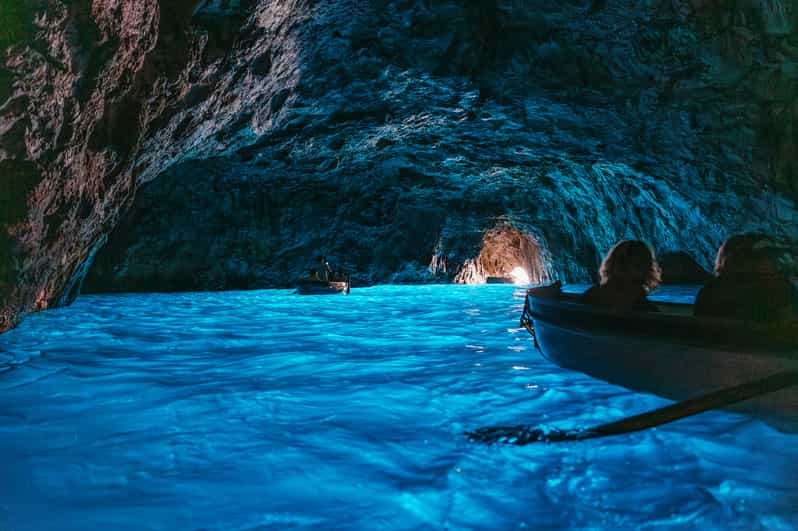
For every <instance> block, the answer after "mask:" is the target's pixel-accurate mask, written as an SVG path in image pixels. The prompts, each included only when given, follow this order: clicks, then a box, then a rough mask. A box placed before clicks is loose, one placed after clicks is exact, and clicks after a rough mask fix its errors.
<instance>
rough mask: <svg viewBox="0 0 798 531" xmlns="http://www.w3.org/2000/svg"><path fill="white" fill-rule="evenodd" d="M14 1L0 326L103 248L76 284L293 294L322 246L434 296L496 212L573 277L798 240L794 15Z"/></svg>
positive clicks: (594, 7) (52, 299) (39, 304)
mask: <svg viewBox="0 0 798 531" xmlns="http://www.w3.org/2000/svg"><path fill="white" fill-rule="evenodd" d="M477 4H479V5H477ZM20 5H22V4H20ZM24 5H25V6H28V7H29V12H26V14H25V15H24V16H23V18H24V17H25V16H32V14H34V13H35V14H36V17H35V20H34V22H32V23H31V27H34V28H36V31H35V32H33V33H32V34H31V35H27V34H26V36H25V37H24V38H22V37H18V38H16V40H17V42H16V43H15V44H16V45H15V46H11V47H6V48H4V50H3V52H2V53H3V57H2V61H1V62H2V69H3V70H2V72H7V73H8V74H3V75H4V76H5V78H8V79H6V81H7V82H6V83H5V85H4V86H6V87H7V90H6V92H5V93H2V91H0V94H1V95H3V96H4V98H3V99H4V101H3V102H0V109H2V110H0V164H5V166H3V168H16V169H14V170H13V171H11V170H8V171H6V170H3V172H1V173H0V180H3V182H4V183H5V182H9V179H15V177H14V176H15V175H17V174H18V172H19V171H20V170H19V168H28V169H29V171H28V170H26V172H28V173H27V175H29V176H30V178H31V181H30V183H28V184H26V183H27V181H24V180H23V181H22V184H19V183H17V184H15V185H14V186H15V188H13V189H14V190H17V191H16V192H13V193H12V192H11V191H10V190H12V187H10V186H8V187H5V188H4V190H8V191H6V192H4V193H3V199H4V200H5V201H6V202H7V203H8V202H9V198H12V199H13V200H12V201H11V202H13V203H14V205H20V204H23V205H24V207H23V208H19V207H16V206H15V207H14V208H16V209H17V210H19V211H18V212H17V211H15V214H14V216H13V219H12V218H11V217H8V216H7V217H5V218H3V219H2V220H0V222H2V223H1V224H2V233H3V237H2V238H0V253H3V256H2V258H3V269H2V276H3V278H4V279H5V280H4V281H3V282H4V283H3V284H0V290H2V301H3V304H2V309H1V310H0V315H1V316H2V323H0V329H6V328H8V327H10V326H12V325H13V324H14V323H16V322H17V320H18V318H19V316H20V315H22V314H24V312H26V311H30V310H32V309H43V308H47V307H52V306H56V305H58V304H59V303H60V302H62V301H67V300H69V298H70V297H69V296H67V297H66V298H65V297H64V295H65V293H66V292H68V288H69V286H70V285H76V284H75V283H76V282H77V283H78V284H77V285H79V282H80V279H79V278H76V276H77V277H81V276H82V274H83V272H84V271H85V270H86V268H85V267H83V265H84V264H87V263H89V262H90V258H91V255H92V249H94V248H95V247H97V246H98V245H100V244H99V242H102V241H103V240H104V238H108V243H107V245H105V246H104V247H103V248H102V249H101V250H100V251H99V252H98V253H97V256H96V264H97V265H95V267H94V268H93V269H92V271H94V272H92V273H89V278H88V280H87V282H86V284H85V285H86V287H90V286H94V289H105V288H103V286H111V285H113V286H115V287H118V289H141V290H147V289H161V288H162V287H164V286H170V285H171V286H175V287H180V286H185V287H186V289H188V288H190V289H225V288H228V287H265V286H272V285H285V284H286V283H287V282H290V279H292V278H294V277H295V276H296V275H298V274H301V273H303V271H304V265H303V260H304V259H305V257H306V256H309V255H311V254H313V253H314V252H315V250H317V249H321V250H323V251H324V252H327V253H328V254H330V255H334V256H335V257H336V258H337V259H338V260H339V261H340V262H342V263H345V264H347V265H349V266H350V267H351V268H352V269H353V270H355V271H357V272H358V275H360V279H359V280H361V281H362V282H364V283H374V282H382V281H432V280H448V279H451V277H452V276H453V275H454V274H455V271H456V267H457V265H459V264H462V263H464V262H465V261H466V260H468V259H471V258H475V257H477V256H478V254H479V242H480V241H481V239H482V237H483V234H484V232H485V231H486V230H490V229H491V228H492V227H493V226H495V223H496V220H498V219H503V218H504V217H510V218H512V220H513V223H517V224H518V225H517V226H518V227H524V226H527V227H530V228H532V227H533V228H534V229H535V230H537V231H539V235H538V236H539V237H540V241H543V242H545V243H546V248H547V249H548V252H550V254H551V268H552V271H551V275H552V277H553V278H554V277H557V278H564V279H570V280H587V279H589V278H590V277H591V275H592V272H593V269H594V268H595V266H596V260H597V258H598V257H600V256H601V254H602V253H603V252H605V251H606V250H607V249H608V248H609V247H610V246H611V244H612V243H614V242H615V241H616V240H617V239H620V238H624V237H638V238H644V239H647V240H649V241H651V242H652V243H653V244H654V245H655V247H657V249H662V250H677V249H680V250H684V251H687V252H689V253H690V254H691V255H692V256H694V257H696V259H697V260H698V261H699V263H701V264H702V265H704V266H706V265H708V263H709V261H710V259H711V255H712V254H713V253H714V250H715V249H716V247H717V245H718V244H719V243H720V241H721V240H722V239H723V238H724V237H725V236H726V235H728V234H729V233H730V232H735V231H739V230H750V229H759V230H766V231H768V232H772V233H775V234H777V235H779V236H782V237H784V238H787V239H790V238H791V239H793V240H794V239H795V238H796V234H798V229H797V228H796V224H798V217H796V209H795V199H796V197H798V194H797V193H796V181H797V179H796V161H797V160H798V155H796V153H798V151H796V150H795V147H796V137H795V131H796V119H798V110H797V109H798V108H797V107H796V98H795V95H796V94H798V86H797V85H798V77H796V76H795V72H796V71H798V55H796V50H798V37H797V36H796V20H797V18H796V17H798V6H796V5H794V4H793V3H790V2H786V1H783V0H768V2H758V1H754V0H751V1H750V2H749V1H744V2H734V3H726V2H715V1H710V0H690V1H688V0H684V1H682V0H662V1H659V0H655V1H651V2H632V1H631V0H609V1H607V2H594V3H590V5H588V3H586V2H561V3H551V2H547V1H543V0H518V1H515V2H512V3H506V2H495V3H494V2H490V3H474V2H466V1H455V0H427V1H421V0H402V1H398V0H397V1H389V0H375V1H367V2H364V1H355V0H322V1H318V2H305V1H301V0H291V1H287V2H267V1H257V0H248V1H241V2H222V1H215V0H213V1H211V0H208V1H202V2H200V1H182V0H181V1H178V2H172V1H168V2H167V1H166V0H136V1H135V2H120V1H119V0H92V1H91V2H89V1H88V0H87V1H86V2H83V3H81V2H76V3H75V2H64V1H62V0H40V1H39V0H37V1H35V2H34V1H32V0H31V1H29V2H24ZM23 26H24V24H23ZM25 27H27V26H25ZM0 39H2V36H0ZM0 42H2V41H1V40H0ZM23 133H24V134H23ZM198 205H205V207H204V208H198ZM159 213H160V215H161V217H164V216H165V217H166V219H169V220H170V224H169V225H166V224H165V223H163V222H162V221H161V220H160V218H159V216H158V215H157V214H159ZM115 227H116V229H115ZM197 227H202V228H203V232H200V231H199V230H197ZM123 228H124V230H123ZM203 234H205V235H207V237H205V238H204V237H203ZM432 256H438V257H439V258H438V259H437V260H439V262H442V261H445V262H446V263H447V264H448V266H447V268H446V271H445V272H443V271H442V270H441V269H440V268H438V267H435V268H433V272H430V268H429V265H430V260H431V257H432ZM103 279H104V280H103ZM181 279H182V280H181ZM181 282H182V284H181Z"/></svg>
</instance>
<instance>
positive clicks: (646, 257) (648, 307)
mask: <svg viewBox="0 0 798 531" xmlns="http://www.w3.org/2000/svg"><path fill="white" fill-rule="evenodd" d="M660 274H661V273H660V269H659V265H658V264H657V259H656V258H655V257H654V251H652V250H651V248H650V247H649V246H648V245H647V244H646V243H644V242H641V241H638V240H624V241H622V242H619V243H617V244H616V245H615V246H614V247H613V248H612V249H611V250H610V252H609V253H607V256H605V257H604V261H603V262H602V263H601V268H600V269H599V285H598V286H593V287H592V288H590V289H589V290H587V291H586V292H585V293H584V294H583V295H582V296H581V297H580V298H579V300H580V301H581V302H584V303H587V304H592V305H594V306H600V307H604V308H608V309H611V310H613V311H630V310H641V311H657V307H656V305H655V304H654V303H652V302H651V301H649V300H648V298H647V295H648V292H649V291H651V290H652V289H654V288H655V287H657V286H658V285H659V283H660Z"/></svg>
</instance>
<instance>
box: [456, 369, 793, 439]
mask: <svg viewBox="0 0 798 531" xmlns="http://www.w3.org/2000/svg"><path fill="white" fill-rule="evenodd" d="M794 385H798V371H784V372H779V373H776V374H773V375H771V376H768V377H766V378H762V379H761V380H754V381H752V382H748V383H744V384H740V385H735V386H734V387H728V388H726V389H721V390H720V391H714V392H712V393H707V394H705V395H702V396H698V397H695V398H690V399H689V400H685V401H683V402H677V403H676V404H671V405H669V406H665V407H661V408H659V409H654V410H652V411H648V412H646V413H641V414H640V415H634V416H632V417H627V418H625V419H621V420H618V421H616V422H610V423H608V424H601V425H599V426H595V427H593V428H586V429H578V430H560V429H556V428H554V429H551V430H544V429H541V428H535V427H533V426H523V425H521V426H497V427H494V428H480V429H478V430H476V431H472V432H467V433H466V435H468V438H469V439H471V440H472V441H478V442H484V443H488V444H491V443H497V442H501V443H507V444H516V445H519V446H523V445H525V444H529V443H533V442H560V441H582V440H585V439H595V438H597V437H607V436H609V435H621V434H623V433H631V432H635V431H640V430H644V429H646V428H653V427H655V426H661V425H663V424H667V423H669V422H673V421H675V420H679V419H683V418H685V417H689V416H692V415H697V414H699V413H703V412H704V411H708V410H710V409H718V408H722V407H726V406H730V405H732V404H736V403H738V402H743V401H745V400H749V399H751V398H755V397H757V396H761V395H766V394H768V393H774V392H776V391H780V390H781V389H786V388H787V387H792V386H794Z"/></svg>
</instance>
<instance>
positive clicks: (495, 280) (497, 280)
mask: <svg viewBox="0 0 798 531" xmlns="http://www.w3.org/2000/svg"><path fill="white" fill-rule="evenodd" d="M485 283H486V284H515V279H512V278H510V277H487V278H486V279H485Z"/></svg>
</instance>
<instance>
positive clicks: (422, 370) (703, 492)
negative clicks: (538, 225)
mask: <svg viewBox="0 0 798 531" xmlns="http://www.w3.org/2000/svg"><path fill="white" fill-rule="evenodd" d="M685 293H686V294H685ZM685 293H681V294H680V296H688V297H689V295H690V293H689V290H688V292H685ZM522 302H523V298H522V292H521V291H519V290H516V289H515V288H513V287H512V286H502V285H492V286H473V287H472V286H426V287H378V288H368V289H355V290H353V291H352V293H351V295H349V296H333V297H300V296H295V295H292V294H291V293H290V292H289V291H256V292H228V293H193V294H177V295H173V294H169V295H121V296H120V295H114V296H91V297H82V298H80V299H79V300H78V301H77V302H76V303H75V304H74V305H73V306H72V307H70V308H65V309H61V310H55V311H50V312H45V313H41V314H37V315H32V316H30V317H29V318H28V319H27V320H26V321H25V322H24V323H23V325H22V326H21V327H20V328H18V329H16V330H14V331H12V332H10V333H8V334H5V335H2V336H0V371H2V372H0V529H2V530H3V531H17V530H31V529H32V530H38V529H42V530H58V531H67V530H81V531H86V530H95V529H96V530H111V529H113V530H128V529H135V530H140V529H169V530H199V529H206V530H217V529H218V530H239V529H241V530H244V529H246V530H256V529H257V530H260V529H285V528H311V527H312V528H324V529H432V528H449V529H486V528H494V529H518V528H656V529H794V528H798V492H797V491H796V485H798V481H796V480H797V479H798V436H790V435H785V434H782V433H779V432H777V431H775V430H773V429H772V428H770V427H768V426H767V425H765V424H762V423H761V422H758V421H755V420H751V419H749V418H746V417H743V416H738V415H733V414H729V413H719V412H712V413H707V414H704V415H701V416H698V417H693V418H690V419H685V420H683V421H680V422H677V423H674V424H671V425H669V426H665V427H661V428H659V429H655V430H650V431H647V432H643V433H636V434H631V435H626V436H621V437H616V438H609V439H598V440H593V441H585V442H581V443H558V444H537V445H532V446H528V447H524V448H517V447H499V446H493V447H486V446H481V445H478V444H474V443H470V442H468V441H467V440H466V438H465V437H464V436H463V435H462V432H463V431H464V430H468V429H473V428H476V427H481V426H487V425H492V424H507V423H519V422H528V423H533V424H537V423H544V424H547V425H549V426H558V427H575V426H586V425H590V424H593V423H597V422H605V421H608V420H612V419H617V418H619V417H621V416H623V415H626V414H629V413H634V412H640V411H643V410H645V409H648V408H653V407H656V406H659V405H662V404H664V403H666V402H665V401H664V400H661V399H659V398H656V397H653V396H648V395H642V394H637V393H633V392H630V391H627V390H625V389H623V388H619V387H615V386H612V385H609V384H606V383H603V382H600V381H597V380H593V379H591V378H589V377H587V376H584V375H582V374H579V373H575V372H571V371H566V370H562V369H559V368H557V367H556V366H553V365H552V364H551V363H549V362H547V361H546V360H544V359H542V358H541V357H540V356H539V354H538V353H537V352H536V351H535V350H534V347H533V345H532V342H531V341H530V338H529V337H528V335H527V334H526V332H524V331H521V330H519V329H518V328H517V326H518V325H517V322H518V317H519V314H520V310H521V305H522Z"/></svg>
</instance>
